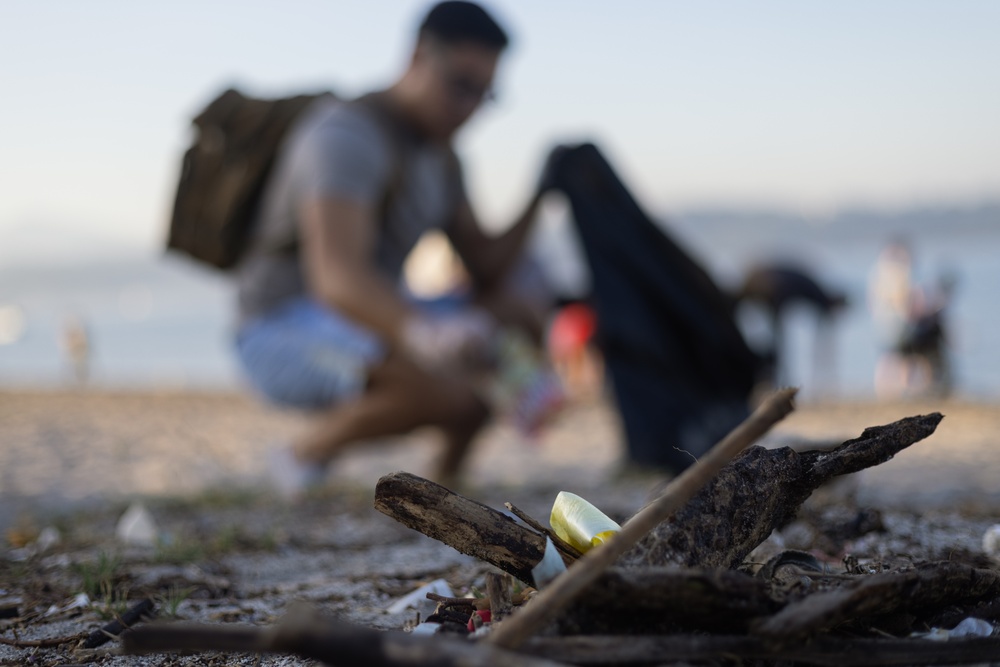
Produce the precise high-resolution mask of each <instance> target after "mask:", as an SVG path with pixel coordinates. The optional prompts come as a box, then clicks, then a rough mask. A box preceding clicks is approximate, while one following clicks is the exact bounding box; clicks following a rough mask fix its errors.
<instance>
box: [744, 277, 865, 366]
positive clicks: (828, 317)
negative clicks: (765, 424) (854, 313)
mask: <svg viewBox="0 0 1000 667" xmlns="http://www.w3.org/2000/svg"><path fill="white" fill-rule="evenodd" d="M736 299H737V301H738V302H746V303H752V304H756V305H757V306H759V307H760V308H762V309H763V311H764V313H765V315H766V317H767V319H768V323H769V330H770V345H769V347H770V350H767V351H766V352H765V356H766V357H767V358H768V360H769V362H770V365H771V378H770V381H771V384H772V385H781V384H787V383H788V378H787V377H786V375H787V369H786V368H784V365H783V358H784V356H785V352H786V351H785V349H784V348H785V318H786V317H787V314H788V311H789V310H790V309H792V308H795V307H800V306H804V307H806V308H809V309H810V310H812V311H814V312H815V313H816V315H817V316H818V318H819V321H818V322H817V328H816V345H815V348H814V349H815V353H816V354H815V360H816V364H817V366H823V367H828V366H830V365H831V359H832V356H833V353H832V350H831V338H830V333H831V331H832V323H833V318H834V317H835V316H836V314H837V313H839V312H841V310H842V309H843V308H844V307H845V306H846V305H847V298H846V296H845V295H843V294H841V293H839V292H835V291H833V290H830V289H829V288H826V287H823V286H821V285H820V284H819V283H818V282H817V281H816V279H815V278H814V277H813V276H811V275H810V274H809V271H808V270H806V269H804V268H803V267H800V266H795V265H793V264H788V263H782V262H774V263H767V264H760V265H757V266H753V267H751V268H750V269H749V270H748V271H747V273H746V276H745V277H744V279H743V284H742V285H741V286H740V288H739V290H738V291H737V293H736Z"/></svg>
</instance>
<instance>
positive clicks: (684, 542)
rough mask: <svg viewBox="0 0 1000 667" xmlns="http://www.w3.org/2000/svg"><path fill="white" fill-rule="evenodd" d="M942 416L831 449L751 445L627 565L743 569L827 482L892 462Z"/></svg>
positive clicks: (879, 430)
mask: <svg viewBox="0 0 1000 667" xmlns="http://www.w3.org/2000/svg"><path fill="white" fill-rule="evenodd" d="M941 419H942V416H941V415H940V414H938V413H934V414H929V415H923V416H917V417H907V418H905V419H901V420H899V421H897V422H894V423H892V424H888V425H886V426H875V427H872V428H867V429H865V430H864V432H863V433H862V434H861V436H860V437H858V438H855V439H853V440H849V441H847V442H845V443H843V444H842V445H840V446H839V447H837V448H835V449H833V450H829V451H807V452H796V451H793V450H792V449H790V448H788V447H781V448H777V449H765V448H763V447H750V448H749V449H747V450H746V451H744V452H743V453H742V454H740V455H739V456H738V457H737V458H736V459H734V460H733V462H732V464H730V465H728V466H726V467H725V468H724V469H723V470H722V471H720V473H719V474H718V475H717V476H716V477H715V478H714V479H713V480H711V482H710V483H709V484H707V485H706V486H705V488H703V489H702V490H701V491H700V492H698V493H697V494H696V495H695V497H694V498H692V499H691V502H689V503H687V504H686V505H685V506H684V507H683V508H681V509H680V510H679V511H678V512H677V514H676V515H674V517H672V519H671V520H670V521H665V522H663V523H661V524H660V525H658V526H657V527H656V529H655V530H653V531H651V532H650V533H649V534H648V535H646V536H645V537H644V538H643V539H642V540H641V541H640V542H639V543H638V544H637V545H636V547H635V548H634V549H632V550H631V551H630V552H629V553H628V554H626V555H625V557H623V558H622V561H621V562H622V564H624V565H631V566H636V565H682V566H686V567H705V568H727V569H728V568H734V567H737V566H739V564H740V563H742V562H743V559H744V558H746V556H747V554H749V553H750V552H751V551H753V549H754V548H755V547H756V546H757V545H759V544H760V543H761V542H763V541H764V540H765V539H767V537H768V536H769V535H770V534H771V533H772V532H773V531H774V530H775V529H776V528H780V527H781V526H783V525H784V524H786V523H787V522H788V521H790V520H791V519H792V518H794V516H795V514H796V513H797V512H798V511H799V507H800V506H801V505H802V503H803V502H805V501H806V499H807V498H808V497H809V496H810V495H811V494H812V492H813V491H814V490H815V489H817V488H818V487H819V486H820V485H821V484H823V483H824V482H826V481H828V480H830V479H832V478H833V477H834V476H836V475H843V474H846V473H851V472H857V471H859V470H862V469H864V468H868V467H870V466H874V465H878V464H880V463H883V462H885V461H888V460H889V459H891V458H892V457H893V456H894V455H895V454H897V453H899V452H900V451H901V450H903V449H905V448H906V447H908V446H910V445H912V444H913V443H915V442H917V441H919V440H921V439H923V438H926V437H927V436H928V435H930V434H931V433H933V432H934V429H935V428H936V427H937V425H938V424H939V423H940V421H941Z"/></svg>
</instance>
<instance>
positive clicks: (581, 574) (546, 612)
mask: <svg viewBox="0 0 1000 667" xmlns="http://www.w3.org/2000/svg"><path fill="white" fill-rule="evenodd" d="M795 393H796V390H794V389H785V390H782V391H779V392H776V393H774V394H773V395H771V396H770V397H769V398H768V399H767V400H766V401H765V402H764V403H763V405H761V406H760V407H759V408H757V409H756V410H755V411H754V413H753V414H752V415H750V417H748V418H747V419H746V420H745V421H744V422H743V423H742V424H740V425H739V426H737V427H736V428H735V429H734V430H733V431H732V432H731V433H729V435H727V436H726V437H725V438H723V439H722V441H721V442H719V443H718V444H717V445H715V446H714V447H713V448H712V449H711V450H709V451H708V452H707V453H706V454H705V455H704V456H703V457H702V458H701V459H700V460H699V461H698V462H697V463H695V464H694V465H692V466H691V467H690V468H688V469H687V470H685V471H684V472H683V473H681V474H680V475H679V476H678V477H676V478H675V479H673V480H672V481H671V482H670V483H669V484H668V485H667V487H666V488H665V489H664V491H663V493H662V494H661V495H660V497H659V498H657V499H656V500H654V501H653V502H651V503H649V504H648V505H646V506H645V507H643V508H642V509H641V510H640V511H639V512H638V513H637V514H636V515H635V516H634V517H632V518H631V519H630V520H629V521H628V522H626V523H625V525H624V526H622V529H621V532H619V533H617V534H615V535H613V536H612V537H611V539H610V540H609V541H608V542H606V543H605V544H603V545H601V546H599V547H596V548H594V549H592V550H590V551H588V552H587V553H586V554H585V555H584V556H583V557H582V558H580V560H578V561H577V562H576V563H574V564H573V565H571V566H570V567H569V568H568V569H567V570H566V571H565V572H563V573H562V574H560V575H559V576H558V577H556V578H555V579H554V580H553V581H552V583H551V584H549V586H548V587H547V588H546V589H545V590H543V591H541V592H540V593H539V595H538V596H537V597H536V598H535V600H534V601H533V602H532V604H530V605H526V606H525V607H524V608H523V609H521V610H520V612H519V613H517V614H514V615H512V616H511V617H510V618H508V619H507V621H506V622H505V623H503V624H502V625H500V626H498V627H497V629H496V630H494V631H493V633H492V634H491V635H490V636H489V637H488V638H487V641H489V642H491V643H493V644H495V645H497V646H501V647H503V648H507V649H516V648H518V647H519V646H520V645H521V644H523V643H524V642H525V641H526V640H527V639H528V638H529V637H531V636H532V635H533V634H534V633H535V632H537V631H538V630H539V629H541V628H543V627H545V626H546V625H547V624H548V623H549V622H550V621H551V620H552V619H553V618H554V617H555V616H556V615H558V614H559V613H561V612H562V611H563V610H564V609H565V608H566V607H567V606H569V604H570V603H572V602H573V600H575V599H576V597H577V596H578V595H580V594H581V593H582V592H583V591H584V590H585V589H586V588H587V587H588V586H590V585H591V584H592V583H594V581H596V580H597V578H598V577H600V576H601V573H603V572H604V570H606V569H607V568H608V567H609V566H611V565H612V564H613V563H614V562H615V561H616V560H617V559H618V558H619V556H621V555H622V554H623V553H625V552H626V551H628V550H629V549H630V548H632V546H634V545H635V544H636V543H637V542H638V541H639V540H640V539H642V538H643V537H645V535H646V533H648V532H649V531H650V530H652V529H653V528H655V527H656V526H657V525H659V524H660V522H662V521H664V520H666V519H667V518H669V517H670V515H671V514H673V513H674V512H676V511H677V510H678V509H679V508H680V507H682V506H683V505H684V504H685V503H686V502H687V501H688V500H690V499H691V497H692V496H694V495H695V494H696V493H697V492H698V491H700V490H701V488H702V487H704V486H705V485H706V484H708V483H709V482H710V481H712V479H713V478H714V477H715V476H716V475H717V474H718V472H719V471H720V470H721V469H722V468H723V467H724V466H725V465H726V464H727V463H729V461H730V460H731V459H732V458H733V457H734V456H736V455H737V454H738V453H740V452H741V451H743V450H744V449H745V448H746V447H748V446H750V445H751V444H753V443H754V442H755V441H756V440H757V439H758V438H760V437H761V436H762V435H764V434H765V433H766V432H767V431H768V430H769V429H770V428H771V427H772V426H774V424H776V423H777V422H779V421H780V420H782V419H783V418H784V417H785V416H786V415H788V413H790V412H791V411H792V410H793V409H794V406H793V405H792V398H793V397H794V396H795Z"/></svg>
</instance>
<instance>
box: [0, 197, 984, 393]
mask: <svg viewBox="0 0 1000 667" xmlns="http://www.w3.org/2000/svg"><path fill="white" fill-rule="evenodd" d="M924 222H926V221H924ZM911 223H912V224H910V223H906V222H902V223H901V222H899V221H898V220H897V221H896V222H895V223H894V224H887V223H885V222H884V221H882V222H879V221H877V220H876V221H874V222H872V221H870V220H869V221H866V220H865V219H863V218H860V219H855V220H853V221H852V220H850V219H848V220H846V221H845V220H843V219H840V220H837V221H836V222H833V223H829V224H827V225H821V226H817V225H808V224H805V223H803V222H802V221H796V220H782V219H774V218H769V217H766V216H752V215H738V216H734V215H727V214H721V213H719V214H692V215H688V216H678V217H676V218H671V219H670V220H669V222H666V223H664V224H665V226H666V228H667V229H668V231H669V232H670V233H671V234H672V235H673V236H674V237H675V239H676V240H677V241H678V242H679V243H680V244H681V245H682V246H683V247H685V248H686V249H688V250H689V252H690V253H691V254H692V255H693V256H694V257H695V258H696V259H698V260H699V261H700V262H702V263H703V265H704V266H705V267H706V268H707V269H708V270H709V272H710V273H711V275H712V276H713V277H714V278H715V279H716V281H717V282H718V283H719V284H720V285H721V286H723V287H732V286H734V285H735V284H736V283H737V282H738V280H739V278H740V276H741V275H742V272H743V271H744V270H745V269H746V268H747V267H748V266H749V265H750V264H752V263H754V262H756V261H761V260H772V259H782V260H786V261H789V260H790V261H793V262H795V263H798V264H800V265H804V266H806V267H808V268H809V269H810V270H811V271H812V272H813V273H814V275H815V276H816V277H817V278H818V279H819V280H820V282H821V283H823V284H825V285H828V286H830V287H832V288H835V289H839V290H841V291H843V292H845V293H846V294H847V296H848V298H849V300H850V305H849V307H848V309H847V310H846V311H845V312H843V313H842V315H841V316H840V317H839V318H838V319H837V320H835V322H834V323H833V324H832V326H831V328H830V330H829V331H828V332H827V334H828V336H829V338H830V344H831V349H832V352H833V354H832V357H831V362H830V363H828V364H827V365H825V366H824V365H821V364H817V363H816V362H815V361H814V355H815V351H816V349H817V348H816V346H817V337H816V330H817V324H818V323H817V321H816V319H815V318H814V317H813V315H812V313H810V312H808V311H806V310H802V311H794V312H792V313H790V315H789V317H788V322H787V325H788V332H789V333H788V349H787V354H786V358H787V365H786V372H785V378H786V379H787V380H788V382H789V383H791V384H795V385H798V386H800V387H802V391H803V396H804V397H806V396H817V397H823V398H830V397H834V398H837V397H840V398H864V397H870V396H873V394H874V390H873V376H874V368H875V364H876V361H877V359H878V356H879V351H880V348H879V341H878V337H877V335H876V331H875V328H874V325H873V323H872V318H871V314H870V313H869V311H868V309H867V305H866V301H865V294H866V288H867V280H868V274H869V271H870V270H871V268H872V266H873V265H874V263H875V261H876V258H877V257H878V253H879V252H880V250H881V249H882V247H883V246H884V244H885V243H886V241H887V240H888V239H889V238H890V237H891V236H893V235H894V234H898V233H906V235H907V236H908V238H909V240H910V243H911V245H912V247H913V250H914V254H915V260H916V266H917V273H918V277H921V278H922V279H923V280H925V281H927V282H929V281H931V280H933V279H934V278H935V277H936V276H937V275H938V274H939V273H941V272H945V271H947V272H950V273H952V274H953V275H954V276H955V277H956V278H957V279H958V284H957V288H956V292H955V296H954V300H953V303H952V304H951V305H950V307H949V310H948V318H947V327H948V333H949V336H950V354H951V359H952V364H953V369H954V376H955V383H956V393H957V394H959V395H961V396H965V397H970V398H974V399H983V400H992V399H998V398H1000V345H998V344H997V334H998V332H1000V314H998V309H997V304H998V296H997V289H998V288H1000V262H998V261H997V257H998V254H1000V225H992V224H961V225H950V224H948V222H947V220H944V221H936V222H934V224H918V223H920V221H919V220H918V221H917V222H912V221H911ZM908 224H909V226H908ZM539 247H541V248H543V249H545V251H546V252H548V253H549V254H550V258H551V259H550V261H548V262H547V263H546V264H547V266H549V267H555V272H556V273H557V274H562V275H561V277H560V276H556V277H557V278H559V279H560V280H561V281H562V282H564V283H565V282H567V281H568V282H574V281H576V282H579V281H580V280H585V277H583V278H581V271H580V267H579V266H578V264H579V261H578V259H577V257H576V255H575V252H574V250H573V242H572V235H571V233H568V232H567V225H566V224H565V221H564V220H562V219H550V220H546V223H545V224H544V225H543V226H542V229H541V231H540V234H539ZM567 276H569V277H568V278H567ZM233 302H234V293H233V285H232V284H231V281H230V279H229V278H228V277H226V276H225V275H223V274H219V273H216V272H213V271H210V270H207V269H202V268H199V267H197V266H195V265H193V264H191V263H189V262H187V261H185V260H182V259H178V258H172V257H162V256H161V257H155V258H124V257H118V258H111V259H107V260H103V261H100V262H97V261H93V262H84V263H78V264H63V265H61V266H49V267H30V266H21V267H14V266H7V267H3V266H0V386H6V387H23V386H35V387H54V386H63V385H67V386H68V385H72V384H74V383H75V382H76V380H75V378H74V374H73V369H72V366H71V364H70V363H69V362H68V359H67V353H66V350H65V347H64V345H65V344H64V339H65V337H66V331H67V329H68V328H69V323H70V322H72V321H77V322H81V323H82V324H83V326H84V328H85V329H86V331H87V334H88V339H89V341H90V347H91V355H90V359H91V361H90V365H89V378H88V382H90V383H92V384H94V385H99V386H104V387H122V388H129V387H144V388H178V387H180V388H190V387H195V388H207V389H228V388H234V387H239V386H240V385H241V383H242V381H241V378H240V374H239V372H238V369H237V367H236V364H235V363H234V359H233V356H232V353H231V339H232V324H233ZM744 324H745V325H746V326H747V333H748V336H751V337H752V336H753V335H755V334H754V332H755V324H754V321H753V318H752V317H750V318H748V319H747V320H745V321H744Z"/></svg>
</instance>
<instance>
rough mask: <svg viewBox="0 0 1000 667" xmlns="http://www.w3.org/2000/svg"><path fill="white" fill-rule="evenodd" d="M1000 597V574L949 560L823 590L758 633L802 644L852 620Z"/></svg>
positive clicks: (765, 624)
mask: <svg viewBox="0 0 1000 667" xmlns="http://www.w3.org/2000/svg"><path fill="white" fill-rule="evenodd" d="M998 595H1000V572H998V571H996V570H984V569H977V568H974V567H970V566H968V565H964V564H962V563H953V562H949V561H942V562H935V563H926V564H923V565H920V566H919V567H917V568H915V569H913V570H910V571H907V572H898V573H892V574H871V575H865V576H859V577H858V582H857V584H856V585H845V586H843V587H841V588H838V589H836V590H830V591H821V592H819V593H814V594H812V595H809V596H806V597H804V598H802V599H801V600H798V601H797V602H793V603H791V604H788V605H787V606H785V607H784V608H783V609H782V610H781V611H779V612H778V613H776V614H775V615H774V616H771V617H770V618H765V619H762V620H761V621H759V623H757V624H756V626H755V628H754V632H755V633H757V634H759V635H761V636H763V637H767V638H770V639H772V640H776V641H780V642H796V641H801V640H803V639H806V638H809V637H811V636H814V635H816V634H817V633H819V632H822V631H824V630H829V629H831V628H835V627H836V626H838V625H840V624H841V623H844V622H846V621H856V620H860V619H865V618H871V617H875V616H883V615H888V614H893V613H896V612H898V611H901V610H905V611H907V612H911V613H917V612H920V611H924V610H927V609H928V608H932V607H943V606H947V605H951V604H957V603H963V602H969V601H974V600H983V599H991V598H995V597H997V596H998Z"/></svg>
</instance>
